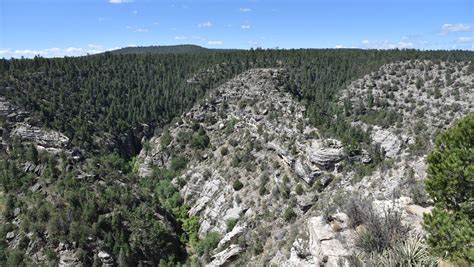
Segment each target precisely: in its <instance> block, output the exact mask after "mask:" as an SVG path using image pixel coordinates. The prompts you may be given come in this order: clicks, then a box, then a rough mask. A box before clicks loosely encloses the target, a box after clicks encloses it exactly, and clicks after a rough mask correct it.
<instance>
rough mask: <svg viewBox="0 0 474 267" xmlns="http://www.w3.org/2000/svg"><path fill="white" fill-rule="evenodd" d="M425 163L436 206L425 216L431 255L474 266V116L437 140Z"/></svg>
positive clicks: (427, 182) (429, 188)
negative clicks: (471, 263)
mask: <svg viewBox="0 0 474 267" xmlns="http://www.w3.org/2000/svg"><path fill="white" fill-rule="evenodd" d="M427 161H428V177H427V179H426V183H425V185H426V191H427V192H428V194H429V195H430V197H431V198H432V199H433V200H434V202H435V208H434V209H433V210H432V212H431V214H427V215H425V216H424V228H425V230H426V231H427V233H428V235H427V242H428V244H429V245H430V248H431V252H432V253H433V254H434V255H436V256H439V257H442V258H446V259H448V260H465V261H468V262H474V248H473V245H472V244H473V243H472V241H473V240H474V226H473V224H472V222H473V221H474V207H473V204H472V203H473V201H474V187H473V181H474V164H473V162H474V114H471V115H469V116H467V117H466V118H464V119H462V120H461V121H459V122H458V123H457V124H456V125H455V126H454V127H452V128H451V129H449V130H447V131H446V132H444V133H443V134H441V135H440V136H438V138H437V139H436V144H435V148H434V150H433V151H432V152H431V153H430V154H429V155H428V160H427Z"/></svg>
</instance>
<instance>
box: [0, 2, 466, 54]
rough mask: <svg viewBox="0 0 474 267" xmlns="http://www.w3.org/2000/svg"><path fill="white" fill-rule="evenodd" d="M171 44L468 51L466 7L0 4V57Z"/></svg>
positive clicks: (456, 4)
mask: <svg viewBox="0 0 474 267" xmlns="http://www.w3.org/2000/svg"><path fill="white" fill-rule="evenodd" d="M172 44H197V45H202V46H205V47H211V48H245V49H246V48H250V47H263V48H276V47H279V48H339V47H357V48H377V49H389V48H395V47H398V48H419V49H467V50H474V1H473V0H314V1H309V0H306V1H304V0H293V1H290V0H275V1H270V0H267V1H265V0H247V1H237V0H227V1H224V0H194V1H176V0H175V1H172V0H168V1H167V0H158V1H152V0H0V58H1V57H5V58H9V57H16V58H18V57H21V56H25V57H32V56H34V55H35V54H40V55H42V56H45V57H54V56H64V55H69V56H75V55H83V54H87V53H91V54H92V53H98V52H102V51H106V50H111V49H116V48H120V47H125V46H135V45H138V46H146V45H172Z"/></svg>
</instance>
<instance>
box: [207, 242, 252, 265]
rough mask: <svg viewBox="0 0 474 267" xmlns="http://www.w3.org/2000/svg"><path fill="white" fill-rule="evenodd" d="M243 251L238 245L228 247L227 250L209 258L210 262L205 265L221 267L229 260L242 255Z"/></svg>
mask: <svg viewBox="0 0 474 267" xmlns="http://www.w3.org/2000/svg"><path fill="white" fill-rule="evenodd" d="M243 251H244V249H243V248H242V247H241V246H239V245H230V246H229V247H228V248H227V249H224V250H223V251H221V252H219V253H217V254H215V255H214V256H212V257H211V259H212V261H211V262H210V263H209V264H207V265H206V266H208V267H214V266H222V265H224V264H226V263H227V262H228V261H229V260H230V259H231V258H233V257H235V256H237V255H239V254H240V253H242V252H243Z"/></svg>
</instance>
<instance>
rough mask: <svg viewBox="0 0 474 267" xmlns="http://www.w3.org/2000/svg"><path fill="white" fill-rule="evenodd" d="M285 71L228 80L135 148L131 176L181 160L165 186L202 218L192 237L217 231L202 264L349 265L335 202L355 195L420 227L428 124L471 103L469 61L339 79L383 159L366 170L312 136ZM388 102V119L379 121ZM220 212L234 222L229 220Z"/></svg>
mask: <svg viewBox="0 0 474 267" xmlns="http://www.w3.org/2000/svg"><path fill="white" fill-rule="evenodd" d="M285 76H286V75H285V71H284V70H283V69H252V70H249V71H247V72H245V73H243V74H241V75H239V76H237V77H235V78H234V79H232V80H230V81H228V82H226V83H225V84H223V85H222V86H220V87H218V88H216V89H215V90H213V91H211V92H209V94H208V95H207V97H206V98H205V99H204V100H203V101H201V103H199V104H197V105H195V106H194V107H193V108H192V109H191V110H190V111H189V112H187V113H186V114H183V116H181V118H179V119H177V120H175V121H174V122H173V123H172V124H171V125H169V128H168V129H167V130H165V131H163V133H161V134H159V135H156V136H155V137H153V138H152V139H151V140H150V141H149V143H148V144H147V145H146V146H145V149H143V150H142V151H141V153H140V156H139V158H140V161H141V165H140V170H139V171H140V175H141V176H147V175H149V174H150V173H151V171H152V169H153V168H154V167H167V168H172V169H173V168H175V169H179V168H182V167H183V166H184V165H186V167H185V168H184V170H183V171H182V172H181V175H180V176H179V177H178V178H176V179H175V180H174V183H175V184H176V185H177V186H178V187H179V188H180V192H181V194H182V196H183V197H184V201H185V203H187V204H188V205H189V206H190V207H191V209H190V211H189V215H191V216H194V215H197V216H199V218H200V223H201V226H200V229H199V235H200V237H204V236H206V234H208V233H210V232H217V233H219V234H221V236H222V237H223V238H222V241H221V242H220V243H219V246H218V248H217V249H216V250H215V251H214V255H212V257H211V262H210V265H211V266H220V265H223V264H226V263H229V262H233V263H235V264H249V265H252V264H262V263H274V264H277V265H285V266H314V265H318V264H323V265H324V264H325V265H327V266H337V264H342V265H349V261H348V260H347V259H348V258H349V256H350V255H351V254H352V253H353V252H354V251H355V250H357V249H356V248H355V246H354V238H355V235H356V230H355V229H353V228H351V227H349V223H350V218H348V215H347V214H345V213H344V210H343V208H342V206H341V205H337V203H338V202H339V203H340V202H341V199H342V200H344V199H347V198H349V196H351V195H354V194H356V193H357V194H360V195H362V196H364V197H367V198H370V199H371V200H372V202H371V203H372V204H371V205H372V206H373V207H374V209H375V210H376V211H377V212H379V213H383V211H384V210H386V209H387V208H388V207H390V208H393V209H396V210H398V211H400V212H401V213H402V217H403V222H404V224H407V225H410V226H412V229H413V230H412V231H421V227H420V222H421V219H422V214H423V212H426V211H428V210H429V208H428V209H427V208H424V207H422V206H420V205H421V204H423V205H424V206H427V205H429V201H421V200H420V198H421V197H424V196H423V192H422V191H420V192H421V193H420V192H418V191H415V189H417V188H418V189H419V185H420V181H421V180H423V179H424V177H425V169H426V166H425V163H424V155H425V154H426V151H427V149H429V147H430V146H431V140H432V138H433V137H434V135H435V132H436V131H439V130H441V129H444V128H446V127H448V126H449V125H450V124H452V123H453V122H454V121H455V119H456V118H459V117H461V116H463V115H465V114H468V113H469V112H473V110H474V109H473V105H472V103H473V101H472V100H473V99H472V97H473V94H472V88H473V78H474V77H473V74H472V73H469V72H468V68H467V65H466V64H463V63H446V62H441V63H433V62H428V61H423V62H421V61H414V62H401V63H394V64H389V65H386V66H383V67H382V68H381V69H380V70H379V71H378V72H376V73H372V74H370V75H368V76H366V77H364V78H362V79H360V80H357V81H354V82H353V83H352V84H351V85H350V86H349V87H348V89H347V90H346V91H345V92H344V93H343V95H342V96H341V105H345V106H346V110H347V113H348V114H349V116H351V118H353V124H354V125H358V126H361V127H363V128H365V129H367V130H368V131H369V132H370V134H371V137H372V140H373V143H374V144H379V145H380V146H381V147H382V148H383V149H384V151H385V156H386V158H387V160H386V161H385V162H384V163H383V164H382V165H381V166H379V167H378V168H377V169H376V170H375V172H373V173H371V174H370V175H368V176H365V177H359V176H360V175H358V174H357V173H356V171H355V170H352V169H350V168H349V169H348V168H347V166H351V165H348V162H349V161H351V162H352V163H353V162H354V161H356V163H358V164H360V165H362V166H364V164H368V163H369V162H370V161H371V159H370V157H369V156H368V155H366V154H365V152H364V153H362V155H361V156H359V157H356V158H354V157H350V156H349V155H348V154H347V152H346V149H345V147H344V146H343V144H342V143H341V142H340V141H338V140H336V139H325V138H321V137H320V134H319V132H318V129H316V128H314V127H312V126H311V125H309V124H308V121H307V120H306V119H305V117H304V112H305V108H304V106H303V105H302V104H301V103H299V102H297V101H296V100H295V99H294V98H293V96H292V95H291V94H289V93H288V92H286V91H284V90H283V88H284V87H283V83H284V80H285ZM420 78H422V80H421V81H418V79H420ZM387 111H390V112H393V114H395V115H390V114H389V115H387V116H386V117H385V118H386V119H387V120H393V121H394V123H393V124H389V125H386V124H385V123H383V121H384V119H383V118H384V117H383V116H380V114H381V112H382V113H383V112H387ZM390 116H392V117H395V119H393V118H392V117H390ZM381 118H382V119H381ZM420 136H421V138H424V139H425V140H422V141H425V142H424V143H421V144H420V142H422V141H420ZM345 166H346V167H345ZM342 202H344V201H342ZM230 221H237V224H236V226H235V227H234V228H233V229H227V228H228V227H227V225H228V222H230Z"/></svg>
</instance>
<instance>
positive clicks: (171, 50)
mask: <svg viewBox="0 0 474 267" xmlns="http://www.w3.org/2000/svg"><path fill="white" fill-rule="evenodd" d="M235 50H236V49H213V48H205V47H202V46H198V45H188V44H185V45H167V46H161V45H160V46H136V47H124V48H120V49H117V50H112V51H109V53H112V54H122V55H124V54H202V53H211V52H227V51H235Z"/></svg>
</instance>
